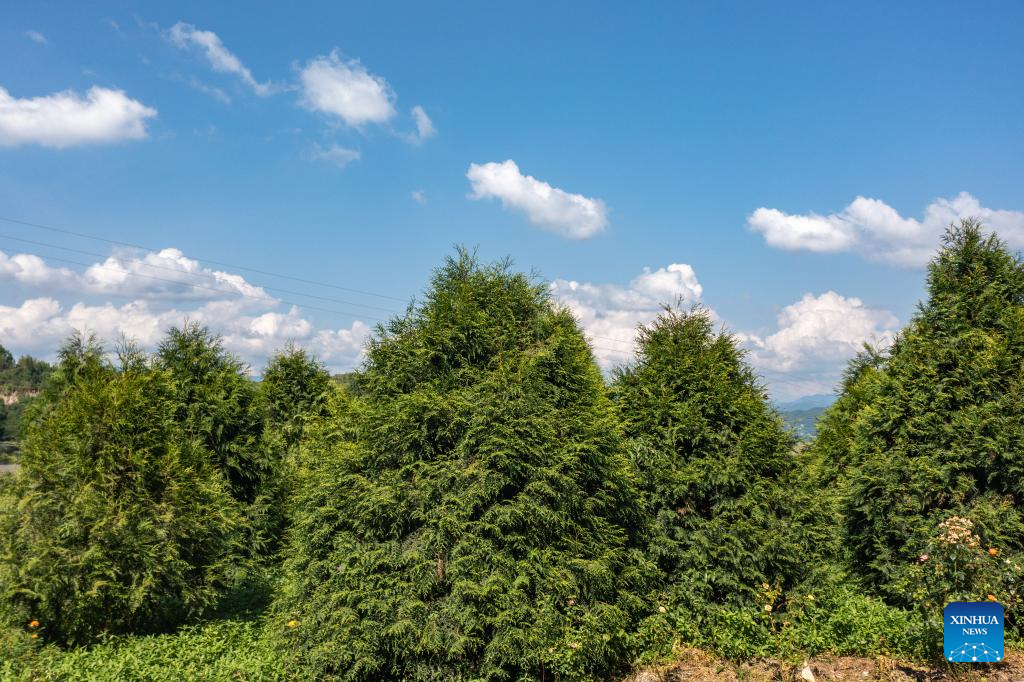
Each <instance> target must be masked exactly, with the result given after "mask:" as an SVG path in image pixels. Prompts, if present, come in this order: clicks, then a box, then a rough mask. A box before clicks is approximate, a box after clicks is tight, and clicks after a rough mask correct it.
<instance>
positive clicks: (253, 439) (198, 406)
mask: <svg viewBox="0 0 1024 682" xmlns="http://www.w3.org/2000/svg"><path fill="white" fill-rule="evenodd" d="M155 361H156V366H157V367H159V368H160V369H163V370H165V371H167V372H168V373H169V374H170V376H171V378H172V380H173V382H174V388H175V396H176V401H175V408H174V416H175V419H176V420H177V422H178V423H179V424H181V425H182V426H183V428H184V430H185V432H186V433H187V434H188V435H190V436H193V437H195V438H198V439H200V441H201V442H202V443H203V444H204V445H205V446H206V447H207V448H209V450H210V451H211V452H213V455H214V457H215V460H216V462H217V465H218V466H219V467H220V469H221V470H222V471H223V472H224V475H225V476H226V477H227V480H228V482H229V483H230V484H231V491H232V494H233V495H234V496H235V498H236V499H238V500H240V501H242V502H245V503H247V504H252V503H253V502H255V501H256V499H257V497H258V496H259V495H260V493H261V491H262V488H263V486H264V485H265V484H266V483H267V481H268V480H269V479H271V478H272V477H273V475H274V471H275V453H274V452H273V450H272V449H270V448H267V447H265V443H264V441H263V429H264V413H263V407H262V405H261V403H260V400H259V391H258V388H257V385H256V383H255V382H253V381H252V380H251V379H249V377H248V376H247V375H246V366H245V364H244V363H242V362H241V361H240V360H238V359H237V358H235V357H234V356H233V355H231V354H230V353H228V352H227V351H226V350H225V349H224V345H223V343H222V341H221V339H220V337H219V336H217V335H215V334H213V333H211V332H210V330H209V329H207V328H206V327H203V326H201V325H199V324H198V323H196V322H186V323H185V324H184V325H183V326H182V327H180V328H179V327H174V328H172V329H171V330H170V331H168V332H167V336H166V337H165V338H164V340H163V341H162V342H161V343H160V346H159V348H158V349H157V352H156V358H155Z"/></svg>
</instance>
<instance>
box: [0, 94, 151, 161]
mask: <svg viewBox="0 0 1024 682" xmlns="http://www.w3.org/2000/svg"><path fill="white" fill-rule="evenodd" d="M156 113H157V112H156V109H153V108H151V107H147V106H146V105H144V104H142V103H141V102H139V101H137V100H134V99H131V98H130V97H128V96H127V95H125V94H124V92H122V91H121V90H109V89H107V88H101V87H98V86H94V87H92V88H89V91H88V92H87V93H86V94H85V95H84V96H83V95H80V94H78V93H76V92H73V91H71V90H65V91H63V92H58V93H55V94H52V95H46V96H42V97H31V98H24V99H19V98H16V97H13V96H11V94H10V93H9V92H8V91H7V90H5V89H4V88H0V146H16V145H21V144H39V145H43V146H45V147H54V148H57V149H62V148H64V147H71V146H74V145H82V144H101V143H105V142H118V141H121V140H141V139H144V138H145V137H146V135H147V132H146V120H147V119H149V118H152V117H154V116H156Z"/></svg>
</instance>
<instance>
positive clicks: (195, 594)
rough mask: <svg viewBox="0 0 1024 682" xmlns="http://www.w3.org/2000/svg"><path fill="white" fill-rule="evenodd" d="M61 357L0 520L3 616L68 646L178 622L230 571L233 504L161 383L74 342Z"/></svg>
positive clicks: (137, 366)
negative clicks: (181, 423) (30, 625)
mask: <svg viewBox="0 0 1024 682" xmlns="http://www.w3.org/2000/svg"><path fill="white" fill-rule="evenodd" d="M60 355H61V362H60V364H59V366H58V368H57V371H56V372H55V374H54V376H53V377H52V380H51V381H50V382H49V384H48V386H47V389H46V391H45V392H44V395H43V396H42V397H41V399H40V400H39V401H38V402H37V403H36V405H34V406H33V408H32V415H31V416H32V419H31V422H30V425H29V427H28V431H27V434H26V437H25V440H24V442H23V448H22V453H21V460H20V462H21V469H20V471H19V472H18V474H17V476H16V478H15V480H14V482H13V485H12V487H11V489H10V490H9V491H8V492H9V493H10V494H9V495H6V496H5V500H4V503H3V505H2V506H3V507H4V508H3V509H2V510H0V612H2V613H3V614H4V615H5V617H6V618H7V619H9V620H12V619H15V620H18V621H20V622H21V624H23V623H25V622H28V620H29V619H30V618H31V619H33V620H37V621H39V622H40V623H41V625H40V626H39V627H38V628H37V629H36V632H38V633H42V636H43V637H44V639H47V640H49V641H57V642H63V643H85V642H90V641H94V640H95V639H96V638H98V637H100V636H101V635H103V634H105V633H124V632H144V631H151V630H156V629H160V628H165V627H169V626H171V625H174V624H176V623H178V622H181V621H182V620H183V619H184V618H186V617H187V616H189V615H190V614H193V613H196V612H198V611H199V610H201V609H202V608H204V607H205V606H207V605H208V604H210V603H211V602H212V601H213V599H214V598H215V597H216V596H217V595H218V594H219V591H220V589H221V588H222V587H223V586H224V585H225V584H226V583H228V582H229V581H230V580H232V579H233V578H234V576H235V573H236V571H237V570H238V561H237V556H238V550H239V546H240V542H239V538H240V530H241V524H242V516H241V512H240V510H239V508H238V504H237V503H236V502H235V501H234V500H233V499H232V497H231V496H230V494H229V492H228V487H227V484H226V482H225V481H224V479H223V476H222V475H221V473H220V471H219V470H218V469H217V468H216V467H215V466H213V463H212V462H213V459H212V456H211V454H210V453H209V451H207V450H206V449H205V447H204V446H203V445H202V444H201V443H199V442H198V441H196V440H195V439H193V438H191V437H190V436H189V435H188V434H186V433H185V432H184V431H183V430H182V429H181V428H180V426H179V425H178V424H177V423H176V422H175V420H174V414H175V409H174V407H175V396H174V386H173V384H172V381H171V377H170V376H169V374H168V373H167V372H165V371H163V370H154V369H152V368H151V367H149V366H148V362H147V360H146V358H145V357H144V356H143V355H142V354H141V353H139V352H137V351H134V350H131V349H127V350H126V351H125V352H124V353H123V354H122V367H121V368H120V369H116V368H115V367H113V366H112V365H111V364H110V363H108V362H107V361H105V360H104V358H103V354H102V351H101V349H100V348H99V347H98V346H96V345H95V344H94V343H93V342H91V341H89V340H86V339H82V338H80V337H76V338H75V339H72V340H71V341H70V342H69V343H68V344H67V345H66V346H65V347H64V348H63V349H62V351H61V354H60Z"/></svg>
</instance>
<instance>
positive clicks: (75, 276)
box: [0, 249, 276, 302]
mask: <svg viewBox="0 0 1024 682" xmlns="http://www.w3.org/2000/svg"><path fill="white" fill-rule="evenodd" d="M2 280H6V281H11V282H17V283H18V284H21V285H23V286H26V287H34V288H39V289H45V290H47V291H53V292H61V291H63V292H74V293H79V294H95V295H111V294H116V295H119V296H137V297H140V298H147V299H163V300H209V299H216V298H232V297H235V298H237V297H243V298H250V299H261V300H264V301H270V302H274V301H275V300H276V299H274V298H272V297H270V296H268V295H267V293H266V291H264V290H263V289H262V288H260V287H258V286H254V285H252V284H250V283H249V282H247V281H246V280H245V278H244V277H241V276H240V275H235V274H232V273H228V272H222V271H219V270H211V269H210V268H206V267H203V266H202V265H201V264H200V263H199V261H197V260H193V259H191V258H188V257H186V256H185V255H184V254H183V253H182V252H181V251H179V250H178V249H162V250H160V251H155V252H154V251H151V252H147V253H144V254H138V253H136V252H134V251H122V252H117V253H115V254H114V255H111V256H110V257H108V258H106V259H105V260H103V261H101V262H98V263H93V264H92V265H89V266H88V267H87V268H86V269H85V271H84V272H81V273H79V272H76V271H74V270H71V269H69V268H66V267H54V266H51V265H49V264H48V263H47V262H46V261H44V260H43V259H42V258H40V257H38V256H36V255H33V254H24V253H20V254H15V255H13V256H8V255H7V254H6V253H4V252H3V251H0V281H2Z"/></svg>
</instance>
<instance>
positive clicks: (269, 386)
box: [260, 344, 334, 448]
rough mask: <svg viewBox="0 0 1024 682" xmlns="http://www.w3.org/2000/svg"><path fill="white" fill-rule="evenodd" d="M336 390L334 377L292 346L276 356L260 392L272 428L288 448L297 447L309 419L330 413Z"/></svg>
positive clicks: (267, 369) (308, 355) (303, 352)
mask: <svg viewBox="0 0 1024 682" xmlns="http://www.w3.org/2000/svg"><path fill="white" fill-rule="evenodd" d="M333 389H334V387H333V384H332V383H331V375H330V374H329V373H328V372H327V370H326V369H325V368H324V366H323V365H322V364H321V363H320V362H318V361H317V360H316V359H315V358H313V357H312V356H311V355H310V354H309V353H308V352H306V350H305V349H303V348H299V347H297V346H294V345H291V344H289V345H288V346H287V347H286V348H285V349H284V350H282V351H279V352H277V353H275V354H274V356H273V357H272V358H271V359H270V362H269V363H268V364H267V368H266V369H265V370H264V372H263V380H262V381H260V390H261V392H262V394H263V399H264V402H265V406H266V410H267V420H268V423H269V426H270V428H271V429H272V430H273V431H275V432H277V433H278V434H280V436H281V438H282V439H283V440H284V443H285V445H286V447H288V448H291V447H294V445H295V444H296V443H297V442H298V440H299V438H300V437H301V436H302V432H303V429H304V428H305V425H306V423H307V422H308V421H309V420H310V419H313V418H317V417H323V416H325V415H326V414H327V403H328V400H329V399H330V395H331V392H332V391H333Z"/></svg>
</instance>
